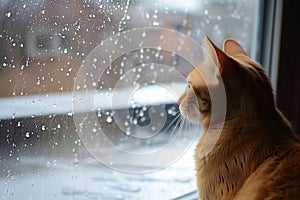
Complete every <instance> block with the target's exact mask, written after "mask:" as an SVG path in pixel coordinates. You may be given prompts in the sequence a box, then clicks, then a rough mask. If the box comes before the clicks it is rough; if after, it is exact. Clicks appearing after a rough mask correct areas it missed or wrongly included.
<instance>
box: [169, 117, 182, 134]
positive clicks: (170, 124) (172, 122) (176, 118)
mask: <svg viewBox="0 0 300 200" xmlns="http://www.w3.org/2000/svg"><path fill="white" fill-rule="evenodd" d="M179 117H180V115H177V116H176V117H175V118H174V119H173V120H172V121H171V122H170V123H169V125H168V126H167V127H166V128H165V130H167V131H168V130H169V128H170V127H171V126H172V125H173V124H174V122H175V121H176V120H177V122H176V124H175V128H176V126H177V124H178V119H179Z"/></svg>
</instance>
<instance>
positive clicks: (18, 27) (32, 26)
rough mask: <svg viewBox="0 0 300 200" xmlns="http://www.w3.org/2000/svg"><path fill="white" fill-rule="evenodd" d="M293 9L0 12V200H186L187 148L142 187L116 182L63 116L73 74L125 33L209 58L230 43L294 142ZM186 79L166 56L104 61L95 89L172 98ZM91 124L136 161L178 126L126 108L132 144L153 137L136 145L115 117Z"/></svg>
mask: <svg viewBox="0 0 300 200" xmlns="http://www.w3.org/2000/svg"><path fill="white" fill-rule="evenodd" d="M297 8H298V9H299V1H296V0H293V1H289V2H287V1H280V0H274V1H272V0H261V1H259V0H251V1H250V0H210V1H209V0H186V1H179V0H172V1H171V0H154V1H147V0H124V1H123V0H67V1H63V0H0V81H1V84H0V188H1V189H0V197H1V199H68V198H69V199H197V195H196V191H195V190H196V186H195V178H194V171H193V170H194V163H193V158H192V154H193V145H194V143H193V142H194V141H192V142H191V145H190V146H189V147H188V148H187V149H186V146H185V147H182V148H183V149H182V151H183V152H185V153H184V154H183V155H181V156H180V159H179V158H178V159H179V160H178V161H177V162H175V161H174V163H172V164H171V163H170V165H168V166H166V168H165V169H163V170H158V171H157V172H155V173H154V172H153V173H149V174H142V175H138V174H134V175H133V174H124V173H121V172H118V171H115V170H113V169H111V168H109V167H106V166H104V165H103V164H101V163H99V162H98V161H97V160H96V159H95V158H93V156H91V155H90V153H89V152H88V151H87V150H86V148H85V147H84V144H82V141H81V140H80V137H79V136H78V133H77V132H78V130H76V126H75V124H74V120H73V114H74V113H73V112H72V93H73V90H74V89H76V90H77V88H76V87H75V85H74V81H75V79H76V76H77V73H78V71H79V69H80V67H81V65H82V62H83V61H84V60H85V58H86V57H87V56H88V54H89V53H90V52H91V51H92V50H93V49H94V48H95V47H97V46H98V45H99V44H101V42H103V41H104V40H105V39H107V38H109V37H110V36H113V35H117V34H118V33H121V32H123V31H128V30H132V29H134V28H143V27H157V28H167V29H172V30H175V31H178V32H181V33H184V34H186V35H188V36H189V37H191V38H192V39H194V40H195V41H197V42H199V43H201V42H202V41H203V39H204V37H205V36H206V35H207V36H209V37H210V38H211V39H212V40H213V41H214V42H215V43H216V44H217V45H218V46H220V47H221V46H222V43H223V41H224V39H226V38H233V39H235V40H237V41H238V42H239V43H240V44H241V45H242V46H243V47H244V48H245V50H246V51H247V53H248V55H249V56H251V57H252V58H253V59H255V60H257V61H259V62H261V63H262V64H263V65H264V67H265V68H266V70H267V71H268V73H269V75H270V78H271V81H272V84H273V86H274V93H275V95H276V97H277V99H278V101H279V107H280V108H281V109H283V111H284V112H285V113H286V115H287V116H288V118H289V119H290V120H292V122H293V124H294V126H295V127H296V128H298V129H297V130H299V124H300V123H299V120H300V118H299V116H300V107H299V105H298V102H299V89H300V86H299V85H300V81H299V80H300V79H298V78H297V75H298V74H299V67H300V66H299V65H300V61H299V57H300V56H299V52H300V51H299V46H300V44H299V35H300V33H299V25H298V24H292V23H291V22H290V21H292V20H291V19H297V18H299V14H297ZM116 48H119V46H116ZM99 54H101V52H99ZM153 63H156V64H160V66H164V68H165V69H166V71H161V69H162V68H161V67H155V65H153V66H151V64H153ZM145 66H146V67H145ZM191 67H193V66H190V64H189V63H188V62H187V61H186V60H185V59H184V58H182V57H180V56H178V55H174V53H172V52H168V51H164V50H161V49H151V48H148V49H147V48H145V49H137V50H135V51H131V52H128V53H127V54H125V55H122V56H120V57H119V58H117V59H116V60H114V61H113V62H112V63H111V65H109V66H108V67H107V68H106V69H105V73H104V74H103V76H101V77H98V78H99V79H98V82H97V83H96V84H97V86H96V88H97V90H98V91H104V92H110V91H111V90H112V89H113V88H115V87H117V85H118V84H119V83H120V80H122V79H123V78H124V77H125V76H127V79H128V80H130V81H131V82H130V84H131V85H136V84H137V83H138V81H137V80H146V79H147V81H149V80H148V79H149V77H152V79H151V78H150V79H151V80H150V82H151V81H153V83H154V82H155V81H157V82H159V83H164V84H173V85H175V86H176V85H178V86H180V84H182V83H183V82H184V75H186V74H187V73H188V72H189V70H188V69H191ZM146 68H147V69H146ZM169 69H170V70H169ZM172 69H173V71H172ZM174 69H175V71H179V72H180V73H179V75H178V74H177V73H174ZM178 69H181V70H178ZM157 74H159V75H157ZM134 80H135V81H134ZM142 82H143V81H142ZM126 86H128V84H124V85H123V86H122V87H123V88H126ZM118 87H119V86H118ZM79 90H80V89H79ZM145 92H146V93H147V91H145ZM148 92H150V91H148ZM151 92H153V90H151ZM151 94H154V95H155V94H160V93H159V91H154V92H153V93H151ZM157 107H158V108H157ZM128 109H129V108H128ZM128 109H125V110H128ZM161 110H163V111H161ZM94 112H95V113H97V116H98V118H99V119H98V120H99V122H100V123H101V124H103V129H104V130H105V133H107V137H108V138H109V140H111V141H112V142H113V143H114V144H115V145H116V146H122V145H123V146H124V145H125V146H126V150H128V149H143V150H142V151H143V152H148V151H147V149H148V150H149V151H155V149H160V148H161V147H163V145H164V144H168V142H169V141H168V140H170V137H169V135H170V134H171V133H172V130H174V129H176V123H177V121H178V120H177V116H178V106H177V104H176V101H173V102H168V103H166V102H164V103H160V104H156V105H153V106H151V105H147V106H146V107H145V106H144V107H143V106H141V107H135V108H131V109H130V110H129V111H128V112H126V113H127V114H128V115H127V116H126V115H124V117H123V118H124V120H125V121H124V123H131V124H132V125H134V126H135V127H137V129H135V134H137V135H139V136H140V137H145V136H149V137H150V136H152V135H153V134H156V135H164V136H163V137H159V138H158V139H157V140H155V141H152V142H149V141H148V142H147V140H139V141H138V142H137V141H135V140H129V139H128V138H129V137H130V135H126V134H122V130H120V129H118V127H117V125H116V124H115V123H114V122H115V119H114V113H116V112H117V113H118V112H119V114H120V113H121V114H120V116H122V112H123V111H122V110H118V109H117V108H115V109H110V110H99V109H98V110H96V111H94ZM155 112H157V113H160V115H157V116H155V115H154V114H153V113H155ZM151 113H152V114H153V115H152V116H155V117H154V118H153V119H156V120H153V119H151ZM161 113H162V114H161ZM126 117H127V118H126ZM160 117H161V118H163V119H164V121H163V122H164V123H163V124H162V125H158V123H159V121H160ZM126 120H127V121H128V122H127V121H126ZM87 123H88V122H87ZM154 123H155V124H154ZM156 126H160V130H159V131H157V130H156V129H157V127H156ZM187 131H189V130H188V129H187ZM197 135H198V136H196V138H197V137H199V135H201V129H200V130H199V133H197ZM185 139H187V140H193V138H192V139H191V138H189V137H187V138H185ZM195 141H196V140H195ZM178 148H181V147H180V146H179V147H178ZM169 153H170V154H171V153H172V152H169ZM105 154H107V155H108V156H117V155H114V154H113V152H110V151H109V150H108V151H107V152H105ZM119 156H120V155H119ZM120 162H121V163H123V164H124V162H125V163H126V158H120ZM140 164H141V165H142V164H143V163H140ZM111 165H114V163H111ZM134 167H139V163H138V162H135V166H134ZM143 167H145V166H143ZM147 167H149V168H151V167H153V166H151V164H147ZM112 168H113V166H112Z"/></svg>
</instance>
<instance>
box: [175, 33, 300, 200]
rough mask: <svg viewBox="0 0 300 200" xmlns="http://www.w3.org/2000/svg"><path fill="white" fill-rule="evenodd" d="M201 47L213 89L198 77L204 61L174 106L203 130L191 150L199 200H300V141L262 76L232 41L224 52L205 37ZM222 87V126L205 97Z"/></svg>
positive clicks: (229, 41)
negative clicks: (210, 65)
mask: <svg viewBox="0 0 300 200" xmlns="http://www.w3.org/2000/svg"><path fill="white" fill-rule="evenodd" d="M205 41H206V44H207V45H206V46H207V49H206V50H207V52H208V55H209V57H210V60H211V62H212V63H213V64H214V65H215V66H217V67H216V68H217V69H218V70H217V73H213V72H212V74H213V75H211V76H214V77H215V79H216V80H218V83H217V84H210V83H209V81H206V80H205V79H204V78H205V77H204V78H203V77H202V76H201V74H200V73H202V75H203V74H206V75H208V73H207V72H206V73H203V72H202V71H201V70H204V69H205V67H206V65H207V63H206V62H207V61H204V62H203V63H202V64H200V65H199V66H197V67H196V68H195V69H194V70H193V71H192V72H191V73H190V74H189V75H188V76H187V82H188V85H187V88H186V90H185V91H184V93H183V94H182V95H181V97H180V98H179V100H178V105H179V108H180V112H181V115H182V116H183V117H184V118H186V119H188V120H190V121H191V122H194V123H198V124H201V126H202V128H203V135H202V136H201V138H200V140H199V142H198V144H197V146H196V149H195V162H196V177H197V188H198V192H199V197H200V199H202V200H232V199H233V200H243V199H245V200H262V199H268V200H271V199H272V200H275V199H276V200H277V199H278V200H279V199H285V200H286V199H287V200H294V199H300V139H299V136H298V135H297V134H296V133H295V132H294V131H293V129H292V126H291V124H290V122H289V121H288V120H287V119H286V118H285V117H284V115H283V114H282V113H281V112H280V111H279V109H278V108H277V105H276V102H275V100H274V95H273V89H272V86H271V83H270V80H269V78H268V76H267V74H266V71H265V70H264V68H263V67H262V66H261V65H260V64H259V63H257V62H255V61H254V60H252V59H251V58H250V57H248V56H247V54H246V52H245V50H244V49H243V48H242V47H241V45H240V44H239V43H237V42H236V41H234V40H232V39H227V40H225V41H224V44H223V50H222V49H220V48H218V47H217V46H216V45H215V44H214V43H213V42H212V41H211V40H210V39H209V38H208V37H206V38H205ZM204 71H205V70H204ZM208 71H209V70H208ZM211 82H213V81H211ZM221 82H222V83H223V85H224V88H225V93H226V97H225V98H223V103H225V105H226V113H225V114H226V115H225V117H224V122H223V123H220V120H218V119H214V118H213V117H212V111H211V109H212V98H213V97H211V96H210V90H211V88H215V87H218V84H220V83H221ZM287 98H288V97H287ZM216 102H220V103H221V101H220V100H218V101H216ZM215 116H218V115H215ZM216 118H218V117H216ZM210 126H211V127H214V129H210ZM218 126H219V128H220V130H221V132H220V135H219V136H218V139H217V140H216V142H215V144H214V145H213V146H212V147H211V149H210V150H209V151H208V152H206V153H205V154H203V153H202V151H205V149H204V150H203V148H204V146H205V142H207V141H210V137H212V138H213V137H214V136H213V135H214V134H213V131H211V130H215V128H218ZM201 155H202V156H201Z"/></svg>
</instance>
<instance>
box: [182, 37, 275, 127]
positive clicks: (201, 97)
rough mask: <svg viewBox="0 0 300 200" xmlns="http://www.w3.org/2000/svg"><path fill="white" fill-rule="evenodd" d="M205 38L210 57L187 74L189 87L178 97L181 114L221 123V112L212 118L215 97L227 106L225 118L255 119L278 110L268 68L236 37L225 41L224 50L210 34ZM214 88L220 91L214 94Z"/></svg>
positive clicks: (204, 122) (206, 123)
mask: <svg viewBox="0 0 300 200" xmlns="http://www.w3.org/2000/svg"><path fill="white" fill-rule="evenodd" d="M205 40H206V51H207V53H208V55H209V56H208V57H209V59H206V60H205V61H204V62H203V63H201V64H200V65H199V66H197V67H196V68H195V69H194V70H193V71H192V72H190V74H189V75H188V76H187V78H186V81H187V88H186V90H185V91H184V93H183V94H182V95H181V97H180V98H179V100H178V104H179V105H180V106H179V108H180V111H181V114H182V115H183V116H184V117H185V118H187V119H188V120H190V121H191V122H194V123H198V124H199V123H200V124H202V126H203V127H204V128H207V127H208V126H209V124H211V123H212V121H213V123H219V120H220V119H219V115H218V114H216V115H214V116H216V117H214V119H212V118H213V117H212V101H213V100H214V102H216V103H217V104H224V106H226V116H225V118H224V120H225V121H226V120H229V119H233V118H241V119H246V120H254V121H255V120H263V119H264V118H266V117H268V116H266V115H265V114H266V113H268V112H273V111H274V102H273V92H272V87H271V84H270V81H269V78H268V77H267V75H266V72H265V70H264V68H263V67H262V66H261V65H260V64H259V63H257V62H255V61H253V60H252V59H251V58H250V57H248V56H247V54H246V52H245V50H244V49H243V48H242V47H241V45H240V44H238V43H237V42H236V41H234V40H232V39H228V40H226V41H224V44H223V50H221V49H219V48H218V47H217V46H216V45H215V44H214V43H213V42H212V41H211V40H210V39H209V38H207V37H206V39H205ZM221 85H223V90H225V92H223V95H221V94H220V93H221V89H222V87H221ZM211 91H217V92H215V94H213V93H212V92H211ZM218 91H219V92H218ZM224 94H225V95H224ZM214 112H218V110H215V111H214ZM269 114H271V113H269Z"/></svg>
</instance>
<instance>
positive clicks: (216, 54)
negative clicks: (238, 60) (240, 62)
mask: <svg viewBox="0 0 300 200" xmlns="http://www.w3.org/2000/svg"><path fill="white" fill-rule="evenodd" d="M205 41H206V45H207V51H208V54H209V56H210V58H211V59H212V61H213V62H214V64H215V65H216V66H217V67H218V71H219V73H218V74H217V75H218V76H220V75H222V74H223V73H225V72H229V71H231V70H230V69H229V68H231V65H230V64H229V63H230V62H231V61H232V58H230V57H229V56H227V55H226V53H224V51H223V50H221V49H220V48H219V47H217V45H215V44H214V43H213V42H212V41H211V40H210V39H209V37H207V36H206V37H205Z"/></svg>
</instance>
